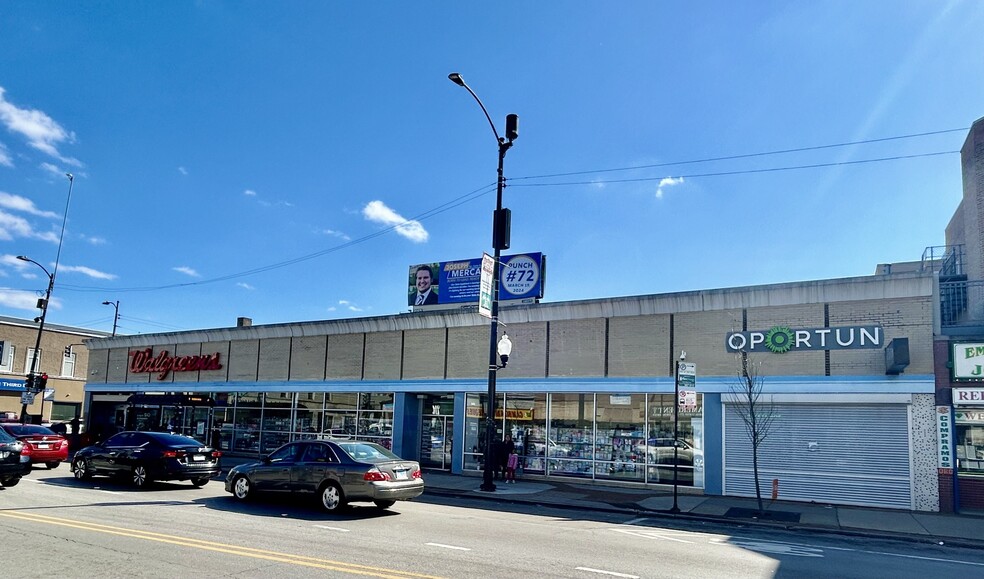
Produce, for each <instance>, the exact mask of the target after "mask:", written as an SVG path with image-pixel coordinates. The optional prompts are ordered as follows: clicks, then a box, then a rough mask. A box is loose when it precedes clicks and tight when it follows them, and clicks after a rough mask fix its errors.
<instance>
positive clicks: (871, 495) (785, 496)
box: [724, 404, 912, 509]
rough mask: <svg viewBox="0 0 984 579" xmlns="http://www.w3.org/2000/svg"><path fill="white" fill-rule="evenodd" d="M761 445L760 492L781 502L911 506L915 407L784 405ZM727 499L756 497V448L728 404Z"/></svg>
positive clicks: (904, 507) (726, 449)
mask: <svg viewBox="0 0 984 579" xmlns="http://www.w3.org/2000/svg"><path fill="white" fill-rule="evenodd" d="M776 408H777V411H778V414H779V416H778V418H777V419H776V421H775V423H774V425H773V428H772V432H771V434H770V435H769V437H768V438H767V439H766V440H765V441H764V442H763V443H762V445H761V446H760V448H759V477H760V480H761V482H762V495H763V497H764V498H769V497H770V496H771V492H772V480H773V479H779V498H780V500H794V501H816V502H822V503H837V504H846V505H863V506H875V507H889V508H899V509H911V508H912V481H911V478H912V474H911V464H910V458H909V457H910V454H909V414H908V412H909V410H908V406H907V405H904V404H870V405H865V404H858V405H854V404H836V405H834V404H831V405H822V404H778V405H777V406H776ZM724 417H725V427H724V432H725V444H724V447H725V453H724V462H725V464H724V494H725V495H734V496H752V497H754V496H755V482H754V477H753V474H752V446H751V443H750V442H749V440H748V435H747V434H746V433H745V425H744V423H743V422H742V420H741V418H740V417H739V415H738V414H737V413H736V412H735V409H734V406H733V405H730V404H728V405H726V406H725V413H724Z"/></svg>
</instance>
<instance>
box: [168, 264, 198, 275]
mask: <svg viewBox="0 0 984 579" xmlns="http://www.w3.org/2000/svg"><path fill="white" fill-rule="evenodd" d="M171 269H173V270H174V271H176V272H178V273H183V274H185V275H187V276H190V277H201V276H200V275H199V274H198V272H197V271H195V270H194V269H192V268H190V267H188V266H186V265H182V266H179V267H172V268H171Z"/></svg>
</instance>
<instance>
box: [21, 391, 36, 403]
mask: <svg viewBox="0 0 984 579" xmlns="http://www.w3.org/2000/svg"><path fill="white" fill-rule="evenodd" d="M21 404H23V405H26V406H30V405H31V404H34V392H21Z"/></svg>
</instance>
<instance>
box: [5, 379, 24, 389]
mask: <svg viewBox="0 0 984 579" xmlns="http://www.w3.org/2000/svg"><path fill="white" fill-rule="evenodd" d="M25 384H26V382H25V381H24V380H0V390H3V391H5V392H23V391H24V388H25Z"/></svg>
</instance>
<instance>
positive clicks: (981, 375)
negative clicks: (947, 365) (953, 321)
mask: <svg viewBox="0 0 984 579" xmlns="http://www.w3.org/2000/svg"><path fill="white" fill-rule="evenodd" d="M952 354H953V379H954V380H984V344H981V343H971V344H968V343H962V344H961V343H954V344H953V352H952Z"/></svg>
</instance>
